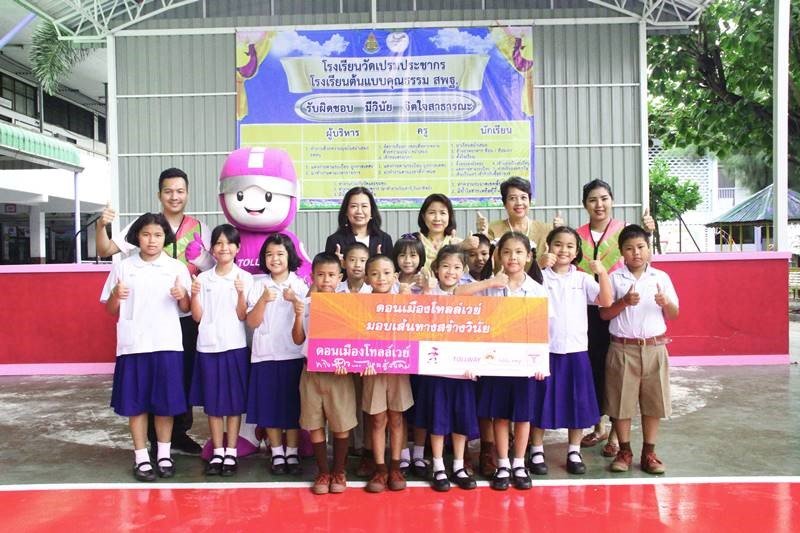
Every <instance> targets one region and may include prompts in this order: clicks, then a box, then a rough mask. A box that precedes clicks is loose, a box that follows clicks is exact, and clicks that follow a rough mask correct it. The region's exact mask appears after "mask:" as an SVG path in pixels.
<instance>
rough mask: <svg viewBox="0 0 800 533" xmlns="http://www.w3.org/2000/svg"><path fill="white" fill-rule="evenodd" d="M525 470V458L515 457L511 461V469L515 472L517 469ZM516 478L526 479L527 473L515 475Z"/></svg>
mask: <svg viewBox="0 0 800 533" xmlns="http://www.w3.org/2000/svg"><path fill="white" fill-rule="evenodd" d="M520 467H522V468H525V458H524V457H514V459H513V460H512V461H511V469H512V470H514V469H515V468H520ZM514 475H515V476H519V477H525V473H524V472H522V471H520V472H516V473H514Z"/></svg>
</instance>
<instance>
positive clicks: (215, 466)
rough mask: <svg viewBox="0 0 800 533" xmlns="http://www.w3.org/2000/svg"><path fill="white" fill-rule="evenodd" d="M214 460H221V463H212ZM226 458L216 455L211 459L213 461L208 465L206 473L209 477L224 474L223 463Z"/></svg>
mask: <svg viewBox="0 0 800 533" xmlns="http://www.w3.org/2000/svg"><path fill="white" fill-rule="evenodd" d="M214 459H219V461H216V462H212V461H214ZM224 459H225V458H224V457H222V456H221V455H215V456H213V457H212V458H211V461H209V462H208V463H206V469H205V473H206V475H207V476H218V475H220V474H222V461H223V460H224Z"/></svg>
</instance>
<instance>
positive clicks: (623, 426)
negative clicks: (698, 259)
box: [600, 224, 678, 474]
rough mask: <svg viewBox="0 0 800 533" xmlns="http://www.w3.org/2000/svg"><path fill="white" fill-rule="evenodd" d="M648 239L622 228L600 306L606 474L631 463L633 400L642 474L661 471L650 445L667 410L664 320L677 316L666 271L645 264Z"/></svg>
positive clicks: (637, 228)
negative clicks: (609, 434) (612, 449)
mask: <svg viewBox="0 0 800 533" xmlns="http://www.w3.org/2000/svg"><path fill="white" fill-rule="evenodd" d="M649 237H650V234H649V233H647V231H645V229H644V228H642V227H640V226H637V225H635V224H632V225H630V226H627V227H626V228H625V229H624V230H622V232H621V233H620V235H619V248H620V251H621V252H622V257H623V260H624V262H625V266H624V267H622V268H619V269H617V270H615V271H614V272H613V273H612V274H611V276H610V278H611V286H612V289H613V291H614V304H613V305H611V306H610V307H606V308H602V309H600V316H601V317H602V318H603V319H604V320H611V324H610V326H609V332H610V333H611V345H610V346H609V348H608V357H607V358H606V403H605V406H604V407H605V412H606V414H608V415H609V416H610V417H611V418H612V419H613V420H614V428H615V429H616V431H617V435H618V436H619V446H620V449H619V452H618V453H617V456H616V457H615V458H614V461H613V462H612V463H611V471H612V472H626V471H628V469H629V468H630V465H631V463H632V460H633V452H632V451H631V418H633V415H634V414H636V405H637V403H638V405H639V409H640V411H641V413H642V432H643V437H644V443H643V445H642V456H641V466H642V470H643V471H645V472H647V473H648V474H663V473H664V472H665V470H666V467H665V466H664V463H663V462H661V460H660V459H659V458H658V456H657V455H656V452H655V446H656V438H657V436H658V426H659V422H660V419H661V418H666V417H668V416H669V415H670V413H671V412H672V407H671V405H670V390H669V354H668V353H667V346H666V345H667V343H668V342H669V339H668V338H667V337H666V336H665V333H666V331H667V325H666V322H665V320H666V319H669V320H673V319H675V318H677V317H678V295H677V294H676V292H675V288H674V287H673V285H672V281H671V280H670V278H669V275H667V273H666V272H663V271H661V270H657V269H655V268H653V267H652V266H651V265H650V247H649V244H648V239H649Z"/></svg>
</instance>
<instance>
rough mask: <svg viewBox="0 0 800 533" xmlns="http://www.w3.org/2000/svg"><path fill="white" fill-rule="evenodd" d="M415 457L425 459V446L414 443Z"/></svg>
mask: <svg viewBox="0 0 800 533" xmlns="http://www.w3.org/2000/svg"><path fill="white" fill-rule="evenodd" d="M414 459H415V460H416V459H425V446H417V445H416V444H415V445H414Z"/></svg>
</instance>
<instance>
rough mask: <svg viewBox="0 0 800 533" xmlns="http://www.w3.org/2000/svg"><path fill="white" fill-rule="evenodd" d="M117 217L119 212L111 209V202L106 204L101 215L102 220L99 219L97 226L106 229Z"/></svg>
mask: <svg viewBox="0 0 800 533" xmlns="http://www.w3.org/2000/svg"><path fill="white" fill-rule="evenodd" d="M116 217H117V212H116V211H114V209H113V208H112V207H111V202H106V206H105V207H104V208H103V211H101V213H100V218H98V219H97V225H98V226H99V227H105V226H107V225H109V224H111V223H112V222H114V219H115V218H116Z"/></svg>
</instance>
